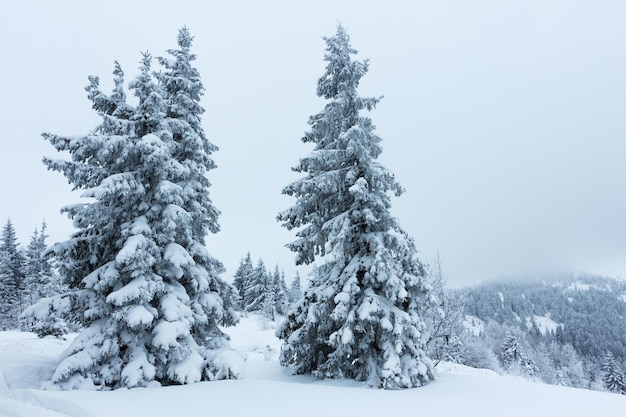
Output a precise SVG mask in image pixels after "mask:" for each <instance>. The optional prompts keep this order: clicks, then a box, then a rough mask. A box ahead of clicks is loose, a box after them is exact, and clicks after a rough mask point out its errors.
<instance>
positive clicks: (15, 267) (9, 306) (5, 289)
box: [0, 219, 65, 330]
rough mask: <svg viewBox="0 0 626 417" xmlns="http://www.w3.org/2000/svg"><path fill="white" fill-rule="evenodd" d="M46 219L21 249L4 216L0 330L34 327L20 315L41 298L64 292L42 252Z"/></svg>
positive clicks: (0, 241) (0, 238)
mask: <svg viewBox="0 0 626 417" xmlns="http://www.w3.org/2000/svg"><path fill="white" fill-rule="evenodd" d="M47 237H48V236H47V235H46V222H45V221H43V222H42V224H41V227H40V228H35V231H34V232H33V234H32V236H31V238H30V242H29V243H28V245H27V246H26V248H25V249H23V248H21V247H20V244H19V242H18V239H17V235H16V231H15V227H14V226H13V223H12V222H11V219H7V221H6V223H5V225H4V226H3V227H2V234H1V236H0V329H1V330H8V329H16V328H21V329H24V330H34V326H36V323H33V322H32V321H30V322H29V321H27V320H26V319H21V320H20V315H21V314H22V313H23V312H24V311H25V310H26V309H27V308H28V307H29V306H31V305H33V304H35V303H36V302H37V301H39V300H40V299H42V298H44V297H50V296H52V295H56V294H60V293H62V292H64V291H65V286H64V284H63V283H62V282H61V279H60V277H59V274H58V271H57V270H56V268H54V265H53V259H52V258H50V257H48V256H46V255H45V251H46V249H47V244H46V239H47Z"/></svg>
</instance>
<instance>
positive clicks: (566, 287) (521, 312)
mask: <svg viewBox="0 0 626 417" xmlns="http://www.w3.org/2000/svg"><path fill="white" fill-rule="evenodd" d="M450 298H451V301H452V302H454V303H455V304H456V305H457V306H458V308H460V309H461V311H462V312H463V314H462V315H461V319H459V320H458V321H459V323H460V325H459V329H462V330H457V331H458V333H459V334H458V336H456V337H454V338H453V340H454V342H453V343H449V344H448V345H447V346H446V348H445V349H443V351H446V353H445V354H446V355H448V356H451V357H452V358H453V359H455V360H457V361H459V362H462V363H467V364H472V365H476V366H485V367H490V368H500V370H502V371H505V372H512V373H517V374H520V375H523V376H526V377H530V378H535V379H541V380H543V381H545V382H548V383H555V384H561V385H572V386H580V387H586V388H593V389H601V388H602V387H604V388H607V385H610V380H611V379H612V378H613V379H615V378H617V379H618V380H620V381H622V382H621V386H622V387H623V372H622V369H623V368H624V359H625V358H626V322H625V321H624V318H625V317H626V282H625V281H622V280H618V279H614V278H607V277H601V276H594V275H575V276H573V275H572V276H560V277H549V278H547V277H543V278H535V279H528V278H525V279H523V280H522V279H520V280H511V281H497V282H489V283H484V284H481V285H478V286H474V287H471V288H465V289H460V290H456V291H454V292H453V293H452V294H451V297H450ZM461 322H462V325H461ZM475 362H479V363H475ZM612 373H615V374H616V375H612ZM607 381H608V382H607ZM618 385H619V384H618ZM609 389H610V388H609ZM618 391H619V389H618Z"/></svg>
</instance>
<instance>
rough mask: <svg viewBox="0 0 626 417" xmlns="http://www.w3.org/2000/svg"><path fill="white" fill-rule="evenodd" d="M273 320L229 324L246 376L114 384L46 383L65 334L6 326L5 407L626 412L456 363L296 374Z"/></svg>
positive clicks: (94, 413)
mask: <svg viewBox="0 0 626 417" xmlns="http://www.w3.org/2000/svg"><path fill="white" fill-rule="evenodd" d="M272 325H273V323H267V322H263V321H261V320H260V319H258V318H256V317H249V318H243V319H242V322H241V323H240V324H239V325H238V326H237V327H236V328H231V329H228V333H229V334H230V335H231V336H232V345H233V347H235V348H236V349H238V350H240V351H242V352H245V354H246V355H247V367H246V371H245V374H244V376H243V378H242V379H241V380H237V381H218V382H205V383H198V384H193V385H189V386H175V387H165V388H138V389H132V390H117V391H113V392H95V391H72V392H61V391H42V390H40V389H38V384H39V381H40V380H42V379H45V378H48V377H49V376H50V375H51V373H52V371H53V369H54V358H55V357H56V355H58V354H59V353H60V352H61V351H62V349H63V348H64V347H65V346H66V345H67V343H68V342H66V341H60V340H56V339H43V340H42V339H37V338H36V337H35V336H33V335H31V334H27V333H19V332H0V416H2V417H40V416H41V417H52V416H54V417H60V416H65V417H67V416H72V417H98V416H102V417H105V416H106V417H109V416H116V417H125V416H150V417H161V416H163V417H165V416H167V417H172V416H184V417H194V416H207V415H231V416H237V417H239V416H248V415H255V416H272V417H281V416H289V417H294V416H298V417H300V416H302V417H305V416H315V417H319V416H325V417H332V416H378V415H381V416H382V415H384V416H393V415H413V414H421V415H427V416H457V415H463V416H481V417H490V416H494V417H495V416H498V417H500V416H523V417H527V416H533V417H537V416H561V415H565V416H569V417H572V416H585V417H588V416H594V415H623V414H624V413H625V412H626V396H620V395H615V394H608V393H601V392H594V391H586V390H580V389H574V388H565V387H557V386H550V385H544V384H538V383H532V382H528V381H525V380H521V379H516V378H512V377H502V376H499V375H496V374H495V373H493V372H492V371H487V370H477V369H473V368H468V367H464V366H460V365H454V364H443V365H441V366H440V367H439V378H438V379H437V380H436V381H435V382H433V383H431V384H430V385H428V386H426V387H423V388H418V389H412V390H403V391H382V390H376V389H370V388H366V387H364V386H363V384H361V383H358V382H354V381H318V380H315V379H313V378H311V377H308V376H289V375H288V374H287V372H286V371H285V370H284V369H283V368H282V367H280V365H279V364H278V362H277V358H278V351H279V349H280V343H279V341H278V340H277V339H276V338H275V337H274V336H273V329H272V328H271V327H272Z"/></svg>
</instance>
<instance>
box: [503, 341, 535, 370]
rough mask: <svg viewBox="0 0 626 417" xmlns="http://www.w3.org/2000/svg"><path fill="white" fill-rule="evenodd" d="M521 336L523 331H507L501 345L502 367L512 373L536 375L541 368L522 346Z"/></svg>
mask: <svg viewBox="0 0 626 417" xmlns="http://www.w3.org/2000/svg"><path fill="white" fill-rule="evenodd" d="M520 337H522V334H521V333H518V334H515V333H514V332H512V331H507V333H506V335H505V337H504V341H503V342H502V346H501V347H500V360H501V362H502V367H503V368H504V369H505V370H507V371H509V372H512V373H517V374H520V375H524V376H528V377H534V376H535V375H537V374H538V373H539V369H538V368H537V366H536V365H535V362H534V361H533V360H532V359H531V358H529V357H528V355H527V354H526V352H525V351H524V349H523V348H522V346H521V344H520V341H519V338H520Z"/></svg>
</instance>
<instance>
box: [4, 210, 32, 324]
mask: <svg viewBox="0 0 626 417" xmlns="http://www.w3.org/2000/svg"><path fill="white" fill-rule="evenodd" d="M18 246H19V245H18V243H17V236H16V233H15V228H14V227H13V223H12V222H11V219H7V222H6V224H5V225H4V227H3V228H2V234H1V235H0V329H4V330H6V329H15V328H17V327H18V316H19V315H20V314H21V313H22V311H23V309H24V292H25V291H24V288H25V287H24V267H25V263H26V260H25V258H24V255H23V254H22V252H21V251H20V249H19V247H18Z"/></svg>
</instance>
